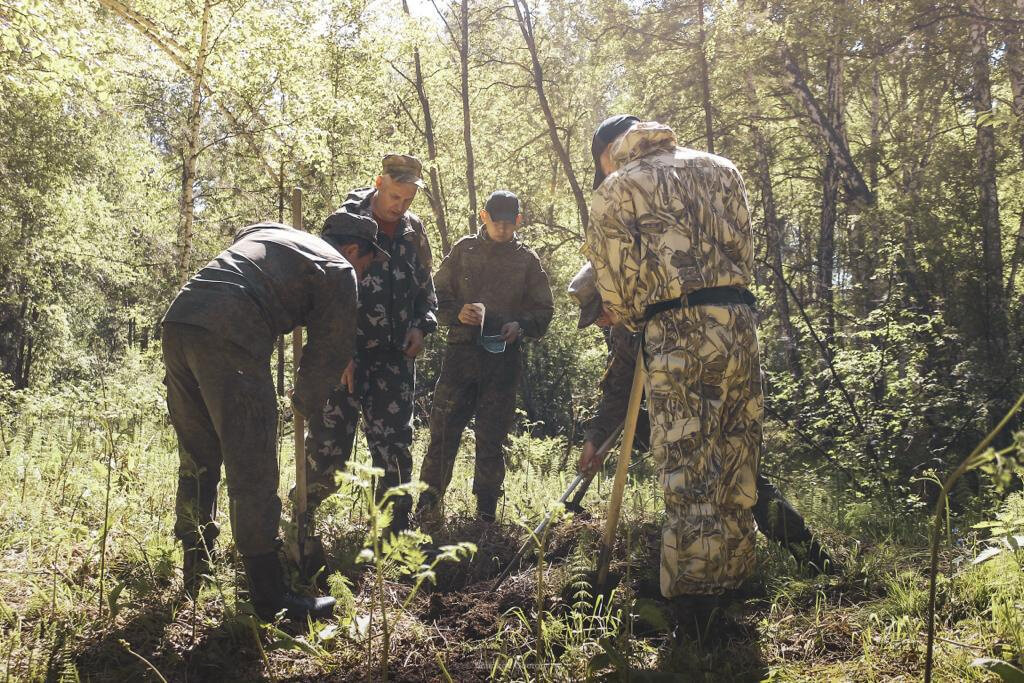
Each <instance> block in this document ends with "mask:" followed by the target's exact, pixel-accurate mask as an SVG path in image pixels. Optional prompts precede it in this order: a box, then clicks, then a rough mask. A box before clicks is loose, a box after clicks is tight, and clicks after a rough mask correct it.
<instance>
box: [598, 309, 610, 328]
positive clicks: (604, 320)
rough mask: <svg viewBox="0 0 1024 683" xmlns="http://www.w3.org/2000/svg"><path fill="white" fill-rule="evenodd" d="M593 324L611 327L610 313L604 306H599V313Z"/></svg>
mask: <svg viewBox="0 0 1024 683" xmlns="http://www.w3.org/2000/svg"><path fill="white" fill-rule="evenodd" d="M594 324H595V325H597V326H598V327H601V328H604V327H611V326H612V313H611V311H609V310H608V309H607V308H605V307H604V306H602V307H601V315H599V316H597V320H595V321H594Z"/></svg>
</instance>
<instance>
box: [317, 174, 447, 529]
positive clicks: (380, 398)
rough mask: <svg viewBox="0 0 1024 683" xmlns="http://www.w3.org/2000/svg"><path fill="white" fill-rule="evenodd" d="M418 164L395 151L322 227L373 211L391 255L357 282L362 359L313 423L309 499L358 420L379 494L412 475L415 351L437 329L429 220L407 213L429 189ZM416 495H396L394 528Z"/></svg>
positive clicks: (342, 457)
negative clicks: (375, 469) (376, 474)
mask: <svg viewBox="0 0 1024 683" xmlns="http://www.w3.org/2000/svg"><path fill="white" fill-rule="evenodd" d="M422 171H423V169H422V166H421V164H420V160H419V159H417V158H416V157H414V156H409V155H405V154H388V155H386V156H385V157H384V158H383V160H382V162H381V173H380V175H378V176H377V179H376V180H375V181H374V186H373V187H367V188H362V189H358V190H353V191H352V192H350V193H349V195H348V197H347V198H346V200H345V202H344V204H342V205H341V208H340V209H338V210H337V211H336V212H334V214H332V215H331V216H330V217H329V218H328V219H327V221H326V223H325V224H324V235H328V234H330V233H331V231H332V230H333V227H332V226H333V225H334V223H335V221H337V220H339V219H341V218H342V217H344V216H347V215H359V216H372V217H373V218H374V220H376V221H377V224H378V226H379V228H380V233H379V234H380V238H379V239H380V240H381V243H382V244H383V245H384V247H385V249H387V251H388V252H389V253H390V254H391V258H390V259H389V260H387V261H384V262H380V263H373V264H371V265H370V267H369V268H368V269H367V271H366V274H365V275H364V276H363V278H362V280H361V281H360V289H359V304H360V305H359V324H358V329H357V337H356V340H357V343H356V347H357V348H356V356H355V359H354V361H353V363H352V364H350V365H349V367H348V368H347V369H346V371H345V375H344V378H343V380H342V383H341V384H339V385H338V386H337V387H336V388H335V389H334V390H333V391H332V392H331V394H330V396H329V397H328V399H327V402H326V403H325V404H324V406H323V410H322V411H321V412H319V413H318V414H317V415H315V416H314V417H313V419H312V420H310V424H309V434H308V436H307V439H306V461H307V465H308V469H307V486H308V504H309V511H310V513H311V514H312V513H313V511H315V510H316V508H317V506H318V505H319V504H320V503H321V502H322V501H323V500H324V499H325V498H326V497H327V496H329V495H331V494H332V493H334V492H335V491H337V490H338V485H337V483H335V474H336V473H337V472H338V471H339V470H341V469H343V468H344V465H345V463H346V462H347V461H348V458H349V456H350V455H351V453H352V445H353V442H354V440H355V435H356V425H357V424H358V423H359V418H360V416H361V417H362V418H363V432H364V433H365V434H366V442H367V444H368V445H369V449H370V456H371V458H372V460H373V464H374V466H375V467H379V468H381V469H383V470H384V476H383V477H382V478H381V480H380V481H379V482H377V495H378V496H382V495H383V493H384V492H385V491H386V490H387V489H389V488H391V487H394V486H398V485H399V484H405V483H408V482H409V481H410V479H412V453H411V447H412V436H413V434H412V416H413V397H414V395H415V390H416V356H418V355H419V353H420V351H422V350H423V337H424V335H426V334H429V333H430V332H433V331H434V330H435V329H436V328H437V319H436V318H435V317H434V312H435V310H436V309H437V298H436V296H435V295H434V283H433V281H432V280H431V277H430V263H431V257H430V244H429V243H428V241H427V236H426V233H425V231H424V229H423V223H422V222H421V221H420V219H419V217H417V216H416V214H414V213H412V212H411V211H409V206H410V205H411V204H412V200H413V199H414V198H415V197H416V192H417V190H418V189H419V188H420V187H422V186H423V178H422ZM411 507H412V500H411V499H410V498H409V497H408V496H402V497H399V498H397V499H395V503H394V506H393V508H392V522H391V527H390V531H393V532H397V531H401V530H402V529H404V528H406V527H407V526H408V520H409V512H410V509H411Z"/></svg>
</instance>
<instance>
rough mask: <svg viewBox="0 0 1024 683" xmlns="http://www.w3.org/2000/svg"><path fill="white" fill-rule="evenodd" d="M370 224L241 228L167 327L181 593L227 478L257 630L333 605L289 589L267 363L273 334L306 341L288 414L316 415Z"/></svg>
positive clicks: (340, 342)
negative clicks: (312, 230) (322, 234)
mask: <svg viewBox="0 0 1024 683" xmlns="http://www.w3.org/2000/svg"><path fill="white" fill-rule="evenodd" d="M376 233H377V226H376V224H374V222H373V220H371V219H369V218H363V217H352V218H351V219H350V220H346V221H344V222H343V223H342V224H340V225H338V226H337V230H336V231H335V232H334V233H333V234H332V235H330V236H328V237H327V238H326V239H320V238H319V237H315V236H313V235H310V234H309V233H305V232H302V231H300V230H293V229H292V228H290V227H288V226H286V225H280V224H277V223H260V224H257V225H250V226H248V227H246V228H243V229H242V230H240V231H239V232H238V234H237V235H236V236H235V240H234V242H233V243H232V245H231V246H230V247H228V249H226V250H225V251H223V252H221V254H220V255H218V256H217V258H215V259H214V260H213V261H211V262H210V263H209V264H208V265H207V266H206V267H205V268H203V269H202V270H200V271H199V273H197V274H196V275H195V276H194V277H193V278H192V279H191V280H189V281H188V282H187V283H185V286H184V287H182V289H181V291H180V292H179V293H178V295H177V297H175V299H174V302H173V303H172V304H171V306H170V308H169V309H168V310H167V313H166V315H165V316H164V319H163V343H162V347H163V356H164V365H165V366H166V369H167V375H166V377H165V380H164V382H165V384H166V385H167V409H168V412H169V413H170V418H171V424H172V425H173V426H174V431H175V432H176V433H177V436H178V445H179V454H180V457H181V463H180V466H179V470H178V493H177V502H176V505H175V512H176V515H177V519H176V521H175V524H174V533H175V535H176V536H177V537H178V538H179V539H180V540H181V541H182V544H183V545H184V551H185V552H184V566H183V571H184V577H185V590H186V592H187V593H188V594H189V595H191V596H195V595H196V593H197V592H198V591H199V588H200V585H201V582H202V577H203V576H204V575H206V574H209V573H210V565H209V562H210V558H211V555H212V553H213V549H214V540H215V539H216V538H217V535H218V528H217V524H216V521H215V519H214V518H215V511H216V507H217V483H218V482H219V481H220V469H221V465H222V464H223V466H224V469H225V470H226V471H227V474H228V497H229V499H230V503H231V504H230V506H229V511H230V520H231V528H232V531H233V535H234V540H235V546H236V547H237V549H238V552H239V554H240V555H241V556H242V561H243V563H244V564H245V572H246V575H247V576H248V578H249V583H250V586H251V597H252V602H253V606H254V607H255V609H256V612H257V614H259V615H260V616H261V617H263V618H264V619H270V618H272V617H273V616H274V615H275V614H276V613H277V612H279V611H280V610H281V609H285V610H287V615H288V616H289V617H292V618H298V619H304V618H305V616H306V615H307V614H312V615H314V616H325V615H327V614H329V613H330V612H331V610H332V608H333V605H334V600H333V599H332V598H317V599H314V598H309V597H305V596H302V595H297V594H295V593H293V592H291V591H290V590H288V588H287V586H286V585H285V582H284V578H283V574H282V570H281V564H280V560H279V558H278V555H277V549H278V547H279V545H280V542H279V541H278V527H279V524H280V520H281V501H280V499H279V498H278V495H277V487H278V466H277V457H276V447H277V398H276V396H275V394H274V384H273V381H272V380H271V377H270V356H271V352H272V350H273V346H274V340H275V339H276V338H277V337H278V335H281V334H284V333H286V332H290V331H291V330H292V329H294V328H295V327H299V326H304V327H305V328H306V329H307V330H308V333H309V336H308V340H307V342H306V345H305V347H304V349H303V354H302V362H301V363H300V364H299V368H298V372H297V378H296V382H295V389H294V391H293V394H292V404H293V406H294V407H295V410H297V411H298V412H299V413H301V414H303V415H313V414H316V413H318V412H319V411H320V407H321V405H322V404H323V403H324V401H325V400H326V398H327V393H328V391H329V390H330V389H331V387H332V386H333V385H334V384H335V383H337V381H338V378H339V377H340V376H341V373H342V370H343V368H344V367H345V365H346V364H347V363H348V362H349V359H350V358H351V357H352V354H353V353H354V352H355V342H356V305H357V296H356V295H357V277H358V275H359V274H361V273H362V272H363V271H364V270H365V269H366V268H367V267H368V266H369V264H370V262H371V259H373V257H374V256H373V253H374V249H377V250H378V251H379V252H380V253H381V254H382V255H384V256H386V254H385V253H384V252H383V251H382V250H380V248H379V245H378V244H377V242H376Z"/></svg>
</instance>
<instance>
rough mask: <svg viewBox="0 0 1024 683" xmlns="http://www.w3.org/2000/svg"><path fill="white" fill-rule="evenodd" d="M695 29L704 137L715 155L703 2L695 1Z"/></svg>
mask: <svg viewBox="0 0 1024 683" xmlns="http://www.w3.org/2000/svg"><path fill="white" fill-rule="evenodd" d="M697 27H698V36H699V45H698V50H697V59H698V61H699V62H700V86H701V97H702V99H703V100H704V136H705V138H706V140H707V143H706V144H707V148H708V152H710V153H711V154H714V153H715V127H714V120H713V116H712V108H711V68H710V66H709V65H708V53H707V34H706V33H705V32H704V0H697Z"/></svg>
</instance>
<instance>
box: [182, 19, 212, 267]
mask: <svg viewBox="0 0 1024 683" xmlns="http://www.w3.org/2000/svg"><path fill="white" fill-rule="evenodd" d="M210 5H211V0H205V2H203V17H202V20H201V23H200V28H199V52H198V54H197V55H196V62H195V67H194V68H193V70H192V73H193V78H192V99H191V102H190V104H189V111H188V120H187V127H186V133H185V144H184V147H183V150H182V155H183V157H184V159H183V164H182V174H181V175H182V177H181V201H180V209H181V224H180V225H179V227H178V243H177V251H178V253H177V261H176V264H175V265H176V268H175V270H176V272H177V279H178V284H179V285H180V284H183V283H184V282H185V281H186V280H187V279H188V277H189V275H190V274H191V272H192V238H193V232H194V224H195V182H196V166H197V162H198V159H199V135H200V126H201V123H202V116H203V112H202V107H203V76H204V74H205V72H206V54H207V51H208V50H209V42H210Z"/></svg>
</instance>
